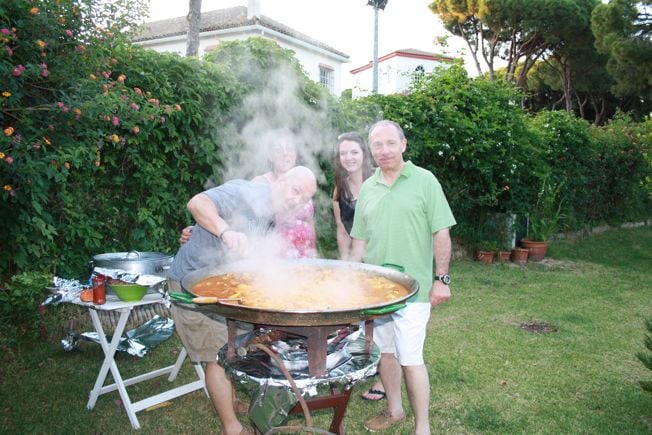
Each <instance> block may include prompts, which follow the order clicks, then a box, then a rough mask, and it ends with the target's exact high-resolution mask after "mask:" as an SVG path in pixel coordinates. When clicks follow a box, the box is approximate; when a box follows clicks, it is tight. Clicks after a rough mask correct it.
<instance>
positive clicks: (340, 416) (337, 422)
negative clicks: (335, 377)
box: [290, 385, 353, 435]
mask: <svg viewBox="0 0 652 435" xmlns="http://www.w3.org/2000/svg"><path fill="white" fill-rule="evenodd" d="M352 391H353V389H352V388H349V389H348V390H345V391H344V392H340V391H338V390H337V389H336V388H335V387H334V386H333V385H331V394H330V395H328V396H317V397H313V398H310V399H306V405H307V406H308V410H309V411H315V410H318V409H329V408H333V419H332V420H331V426H330V428H329V429H328V430H329V431H330V432H332V433H335V434H338V435H344V415H345V414H346V407H347V406H348V405H349V399H350V397H351V392H352ZM290 414H303V409H302V408H301V404H300V403H297V404H296V405H295V406H294V408H292V409H291V410H290Z"/></svg>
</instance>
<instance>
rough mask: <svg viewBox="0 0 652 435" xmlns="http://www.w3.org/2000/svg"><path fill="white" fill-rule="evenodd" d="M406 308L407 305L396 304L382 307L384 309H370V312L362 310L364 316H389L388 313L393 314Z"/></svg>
mask: <svg viewBox="0 0 652 435" xmlns="http://www.w3.org/2000/svg"><path fill="white" fill-rule="evenodd" d="M406 306H407V305H406V304H394V305H387V306H386V307H382V308H370V309H368V310H362V314H365V315H369V314H371V315H374V314H388V313H393V312H394V311H398V310H400V309H402V308H405V307H406Z"/></svg>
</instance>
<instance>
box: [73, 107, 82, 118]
mask: <svg viewBox="0 0 652 435" xmlns="http://www.w3.org/2000/svg"><path fill="white" fill-rule="evenodd" d="M72 113H74V114H75V115H77V116H79V115H81V110H79V109H78V108H76V107H75V108H74V109H72Z"/></svg>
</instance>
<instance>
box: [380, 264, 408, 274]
mask: <svg viewBox="0 0 652 435" xmlns="http://www.w3.org/2000/svg"><path fill="white" fill-rule="evenodd" d="M381 266H383V267H389V268H390V269H396V270H398V271H399V272H405V268H404V267H403V266H399V265H398V264H392V263H383V264H382V265H381Z"/></svg>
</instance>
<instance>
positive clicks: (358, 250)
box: [351, 120, 456, 435]
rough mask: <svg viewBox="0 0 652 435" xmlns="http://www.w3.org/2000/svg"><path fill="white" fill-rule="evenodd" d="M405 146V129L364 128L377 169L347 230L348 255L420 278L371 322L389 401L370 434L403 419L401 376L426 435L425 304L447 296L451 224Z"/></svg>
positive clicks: (385, 124) (441, 199)
mask: <svg viewBox="0 0 652 435" xmlns="http://www.w3.org/2000/svg"><path fill="white" fill-rule="evenodd" d="M406 146H407V140H406V139H405V134H404V133H403V129H402V128H401V127H400V126H399V125H398V124H397V123H395V122H393V121H387V120H384V121H379V122H377V123H376V124H374V125H373V126H372V127H371V129H370V130H369V147H370V149H371V154H372V156H373V158H374V160H375V161H376V164H377V165H378V169H377V170H376V172H375V173H374V175H372V176H371V177H369V178H368V179H367V180H366V181H365V182H364V184H363V186H362V189H361V190H360V195H359V197H358V202H357V204H356V209H355V219H354V221H353V228H352V229H351V237H352V238H353V242H352V249H351V260H352V261H362V260H363V259H364V261H365V262H366V263H370V264H377V265H382V264H387V263H389V264H396V265H400V266H402V267H404V269H405V273H407V274H408V275H410V276H412V277H414V278H415V279H416V280H417V281H418V282H419V292H418V294H417V295H415V296H414V297H413V298H412V299H411V300H409V301H408V302H409V303H408V305H407V307H405V308H403V309H401V310H399V311H397V312H396V313H394V314H392V315H391V316H387V317H383V318H381V319H378V320H376V321H375V323H374V341H375V342H376V344H377V345H378V347H379V348H380V352H381V359H380V364H379V372H380V378H381V380H382V382H383V385H384V386H385V391H386V393H387V402H388V406H387V409H385V410H384V411H383V412H382V413H381V414H380V415H378V416H376V417H374V418H372V419H370V420H368V421H367V422H365V426H366V427H367V429H369V430H371V431H374V432H375V431H382V430H385V429H389V428H390V427H392V426H394V425H397V424H400V423H402V422H403V421H405V412H404V410H403V403H402V399H401V374H403V375H404V376H405V384H406V388H407V392H408V396H409V398H410V404H411V406H412V410H413V412H414V418H415V433H416V434H418V435H424V434H429V433H430V424H429V419H428V409H429V406H430V383H429V380H428V370H427V369H426V366H425V364H424V361H423V345H424V342H425V338H426V327H427V324H428V320H429V318H430V310H431V307H434V306H436V305H439V304H441V303H443V302H446V301H447V300H448V299H449V298H450V294H451V293H450V288H449V286H448V285H449V283H450V277H449V275H448V265H449V262H450V258H451V239H450V234H449V229H450V227H452V226H453V225H455V223H456V222H455V218H454V217H453V213H452V212H451V209H450V207H449V206H448V201H447V200H446V196H445V195H444V193H443V191H442V188H441V185H440V184H439V181H437V179H436V178H435V176H434V175H433V174H432V173H431V172H430V171H427V170H425V169H423V168H420V167H418V166H415V165H414V164H413V163H412V162H409V161H408V162H406V161H405V160H403V153H404V152H405V149H406ZM433 258H434V260H435V273H436V275H435V277H434V281H433V264H432V261H433Z"/></svg>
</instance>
